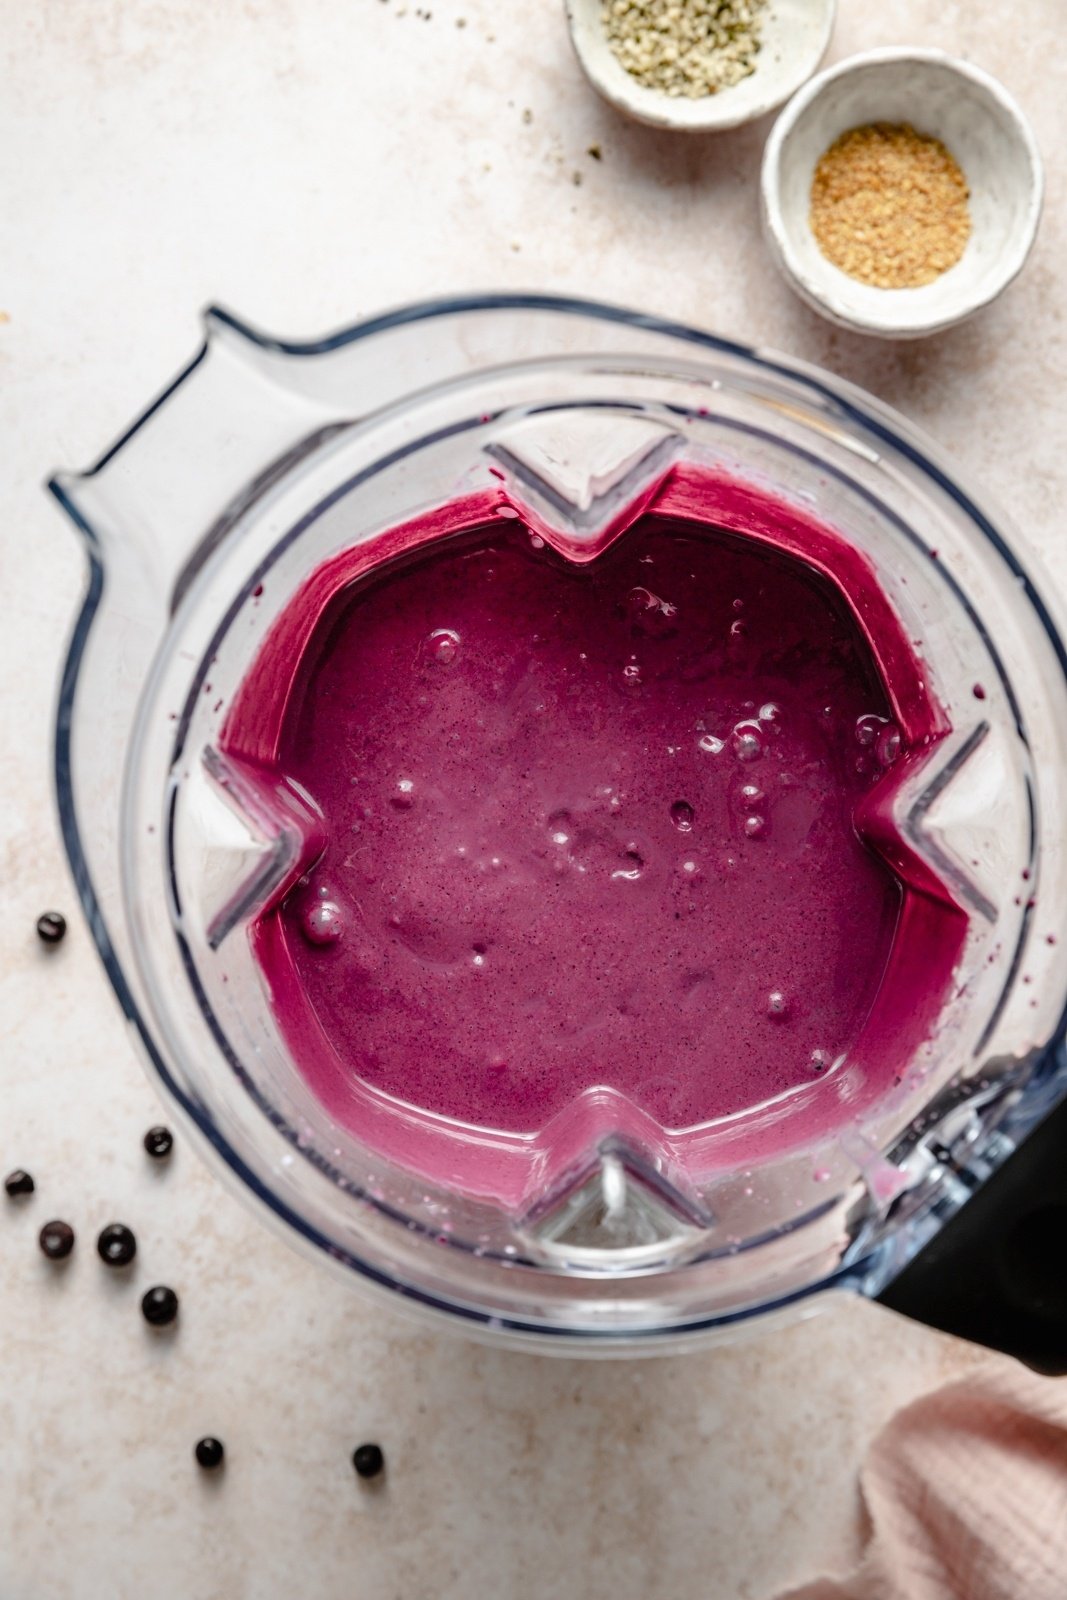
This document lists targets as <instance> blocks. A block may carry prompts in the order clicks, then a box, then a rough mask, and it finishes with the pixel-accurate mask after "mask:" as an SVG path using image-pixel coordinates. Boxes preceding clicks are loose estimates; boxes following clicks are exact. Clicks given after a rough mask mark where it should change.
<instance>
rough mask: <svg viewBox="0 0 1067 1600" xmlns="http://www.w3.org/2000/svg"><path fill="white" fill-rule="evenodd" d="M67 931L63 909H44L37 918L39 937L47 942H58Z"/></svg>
mask: <svg viewBox="0 0 1067 1600" xmlns="http://www.w3.org/2000/svg"><path fill="white" fill-rule="evenodd" d="M66 931H67V919H66V917H65V916H64V915H63V913H62V911H42V912H41V915H40V916H39V917H38V918H37V937H38V939H41V940H42V941H43V942H44V943H45V944H58V943H59V941H60V939H62V937H63V935H64V934H65V933H66Z"/></svg>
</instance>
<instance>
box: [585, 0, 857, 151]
mask: <svg viewBox="0 0 1067 1600" xmlns="http://www.w3.org/2000/svg"><path fill="white" fill-rule="evenodd" d="M564 8H565V10H566V13H567V21H568V23H569V25H570V30H571V40H572V42H573V44H574V49H575V53H576V55H577V57H578V60H579V62H580V63H581V66H582V69H583V71H584V72H585V75H586V77H587V78H588V79H589V81H590V83H591V84H592V85H593V87H594V89H596V90H597V91H598V93H599V94H601V95H603V97H604V99H605V100H607V101H609V102H610V103H611V104H612V105H613V106H615V108H616V109H617V110H618V111H621V112H623V113H624V115H626V116H628V117H633V118H635V119H636V121H638V122H646V123H648V124H650V125H651V126H652V127H654V128H676V129H679V130H682V131H687V132H690V133H708V132H711V131H713V130H715V129H719V128H736V127H739V126H740V124H741V123H743V122H751V121H753V119H754V118H756V117H762V116H764V115H765V114H766V113H767V112H768V111H773V110H774V109H775V107H776V106H780V105H782V104H783V103H784V102H785V101H786V100H788V99H789V96H790V95H791V94H793V93H794V92H795V91H796V90H797V89H799V88H800V86H801V84H803V83H805V82H806V81H807V79H808V78H810V77H811V75H812V73H813V72H815V70H816V68H817V67H818V65H819V62H820V61H821V60H822V58H823V56H824V54H825V53H826V47H827V45H828V44H829V43H830V34H831V32H832V31H833V25H834V16H835V13H836V10H837V0H564Z"/></svg>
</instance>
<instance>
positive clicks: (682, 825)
mask: <svg viewBox="0 0 1067 1600" xmlns="http://www.w3.org/2000/svg"><path fill="white" fill-rule="evenodd" d="M695 815H696V813H695V812H694V810H693V808H692V806H691V805H690V804H689V801H688V800H675V801H674V803H673V804H672V806H671V821H672V822H673V823H674V826H675V827H676V828H677V829H678V832H679V833H692V831H693V819H694V817H695Z"/></svg>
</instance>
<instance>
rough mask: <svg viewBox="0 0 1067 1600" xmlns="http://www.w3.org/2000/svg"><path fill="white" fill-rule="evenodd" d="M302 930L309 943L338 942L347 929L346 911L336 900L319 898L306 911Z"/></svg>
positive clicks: (302, 920) (302, 919) (301, 923)
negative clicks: (343, 910) (344, 911)
mask: <svg viewBox="0 0 1067 1600" xmlns="http://www.w3.org/2000/svg"><path fill="white" fill-rule="evenodd" d="M319 892H320V894H321V893H322V892H323V891H322V890H320V891H319ZM300 931H301V933H302V934H303V935H304V938H305V939H306V940H307V942H308V944H318V945H324V944H336V943H337V941H338V939H340V937H341V935H342V934H343V933H344V931H345V919H344V913H343V912H342V910H341V907H340V906H339V905H338V904H337V902H336V900H329V899H324V900H319V901H317V902H316V904H315V905H313V906H309V907H308V909H307V911H305V913H304V915H303V917H302V918H301V921H300Z"/></svg>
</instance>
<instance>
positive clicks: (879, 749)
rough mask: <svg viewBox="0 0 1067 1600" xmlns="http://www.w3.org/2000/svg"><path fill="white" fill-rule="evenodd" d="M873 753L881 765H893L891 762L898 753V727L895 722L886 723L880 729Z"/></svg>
mask: <svg viewBox="0 0 1067 1600" xmlns="http://www.w3.org/2000/svg"><path fill="white" fill-rule="evenodd" d="M874 753H875V755H876V756H877V757H878V761H879V764H880V765H881V766H883V767H891V766H892V765H893V762H894V761H895V760H896V759H897V757H898V756H899V754H900V729H899V728H898V727H897V725H896V723H895V722H890V723H887V724H886V726H885V727H884V728H883V729H882V731H881V733H880V734H879V735H878V740H877V742H876V744H875V747H874Z"/></svg>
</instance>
